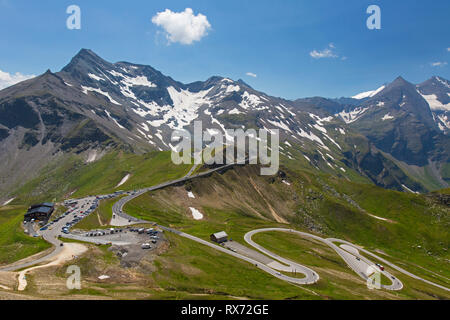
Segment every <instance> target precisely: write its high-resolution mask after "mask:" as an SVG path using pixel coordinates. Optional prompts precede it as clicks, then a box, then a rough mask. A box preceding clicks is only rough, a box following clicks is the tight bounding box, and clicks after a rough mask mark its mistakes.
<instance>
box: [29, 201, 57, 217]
mask: <svg viewBox="0 0 450 320" xmlns="http://www.w3.org/2000/svg"><path fill="white" fill-rule="evenodd" d="M53 211H55V204H53V203H50V202H44V203H41V204H35V205H32V206H31V207H29V208H28V211H27V213H26V214H25V217H24V221H31V220H32V219H34V220H39V221H47V220H48V219H49V218H50V217H51V215H52V213H53Z"/></svg>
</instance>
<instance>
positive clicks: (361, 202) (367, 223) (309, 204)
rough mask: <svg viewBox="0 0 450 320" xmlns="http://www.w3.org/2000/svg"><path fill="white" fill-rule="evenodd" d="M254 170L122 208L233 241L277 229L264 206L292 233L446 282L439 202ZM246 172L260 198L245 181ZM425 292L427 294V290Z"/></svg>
mask: <svg viewBox="0 0 450 320" xmlns="http://www.w3.org/2000/svg"><path fill="white" fill-rule="evenodd" d="M256 170H257V168H252V167H245V168H243V167H240V168H236V169H234V170H229V171H227V172H226V173H225V174H222V175H221V174H214V175H213V176H212V177H210V178H204V179H199V180H195V181H192V182H191V183H189V184H187V185H186V186H183V187H172V188H168V189H165V190H160V191H157V192H153V193H150V194H145V195H143V196H141V197H139V198H137V199H135V200H134V201H132V202H130V203H128V204H127V206H126V207H125V210H126V211H127V212H128V213H131V214H133V215H136V216H138V217H141V218H144V219H148V220H151V221H156V222H158V223H161V224H163V225H170V226H173V227H176V228H178V229H180V230H183V231H186V232H188V233H191V234H194V235H197V236H199V237H201V238H203V239H208V237H209V235H210V234H211V233H213V232H217V231H220V230H225V231H227V233H229V234H230V236H231V237H232V238H233V239H234V240H235V241H238V242H241V243H243V242H244V241H243V235H244V234H245V233H246V232H248V231H250V230H253V229H256V228H260V227H267V226H283V224H279V223H276V222H275V221H274V218H273V217H272V214H271V211H270V210H269V206H268V204H270V206H271V207H272V208H273V210H275V211H276V212H277V214H278V215H280V216H282V217H284V218H285V219H286V220H287V221H289V222H290V225H291V226H294V227H296V228H297V229H299V230H304V231H309V232H312V233H317V234H319V235H321V236H325V237H337V238H341V239H345V240H348V241H351V242H353V243H356V244H359V245H363V246H365V247H366V248H367V249H369V250H372V251H374V252H375V251H376V252H380V251H382V252H384V253H385V254H386V255H389V256H388V257H387V259H388V260H390V261H391V262H394V263H397V264H399V265H401V266H402V267H404V268H406V269H407V270H409V271H411V272H414V273H416V274H418V275H420V276H422V277H424V278H426V279H429V280H431V281H434V282H437V283H440V284H443V285H446V286H450V283H448V281H446V280H445V278H447V279H448V278H449V277H450V268H449V267H448V262H446V261H448V259H449V257H450V256H449V254H448V251H447V248H448V245H449V236H448V235H449V233H448V230H449V228H448V227H449V220H450V215H449V209H448V208H447V207H445V206H443V205H441V204H439V203H436V202H434V201H432V200H430V199H428V198H427V197H424V196H421V195H415V194H407V193H401V192H396V191H388V190H385V189H382V188H378V187H375V186H373V185H368V184H359V183H352V182H349V181H346V180H343V179H339V178H336V177H332V176H326V175H316V176H315V175H313V174H311V172H305V171H302V170H296V171H294V170H288V169H286V168H282V170H284V171H285V173H286V177H284V178H283V179H286V180H287V181H289V183H290V184H291V185H290V186H288V185H286V184H284V183H283V182H282V181H281V180H282V178H280V177H276V178H273V177H259V176H257V174H255V173H256V172H257V171H256ZM249 177H252V179H253V180H254V183H255V185H257V188H258V189H259V191H260V192H261V194H263V196H262V197H261V196H260V195H259V193H258V192H257V191H256V190H255V188H254V187H253V186H252V185H251V184H250V183H249ZM187 190H192V192H193V193H194V195H195V196H196V199H190V198H188V197H187ZM189 207H195V208H196V209H198V210H200V211H201V212H202V213H203V214H204V215H205V218H204V220H201V221H195V220H193V218H192V217H191V214H190V210H189ZM377 217H378V218H377ZM380 218H383V219H389V221H384V220H380ZM422 267H423V268H425V269H423V268H422ZM430 271H431V272H430ZM433 272H435V273H438V274H441V275H442V276H443V277H439V276H436V275H435V274H433ZM401 279H402V277H401ZM402 280H403V279H402ZM415 285H417V283H416V284H415ZM427 290H431V291H432V292H434V291H433V290H434V288H433V287H428V289H427Z"/></svg>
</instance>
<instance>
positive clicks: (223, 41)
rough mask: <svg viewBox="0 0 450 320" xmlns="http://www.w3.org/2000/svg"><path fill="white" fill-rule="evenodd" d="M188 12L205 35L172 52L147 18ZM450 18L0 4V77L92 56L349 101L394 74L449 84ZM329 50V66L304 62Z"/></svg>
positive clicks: (321, 0)
mask: <svg viewBox="0 0 450 320" xmlns="http://www.w3.org/2000/svg"><path fill="white" fill-rule="evenodd" d="M72 4H76V5H78V6H79V7H80V8H81V14H82V16H81V23H82V28H81V30H68V29H67V27H66V19H67V17H68V16H69V15H68V14H66V8H67V7H68V6H69V5H72ZM371 4H376V5H378V6H379V7H380V8H381V24H382V29H381V30H369V29H368V28H367V27H366V20H367V18H368V17H369V14H367V13H366V9H367V7H368V6H369V5H371ZM186 8H192V9H193V13H194V15H197V14H199V13H201V14H203V15H204V16H205V17H206V19H207V21H208V22H209V24H210V26H211V28H210V29H208V32H207V35H203V37H200V38H201V39H200V40H198V41H194V42H192V44H183V43H180V42H172V43H169V40H168V39H167V38H166V33H165V30H164V28H163V25H159V26H158V25H156V24H155V23H152V17H154V16H155V15H156V14H157V13H158V12H163V11H164V10H165V9H170V10H171V11H173V12H182V11H184V10H185V9H186ZM449 13H450V1H448V0H433V1H423V0H416V1H413V0H396V1H388V0H386V1H379V0H378V1H377V0H371V1H366V0H315V1H309V0H308V1H306V0H283V1H275V0H270V1H269V0H259V1H255V0H238V1H235V0H227V1H212V0H196V1H181V0H178V1H170V0H164V1H157V0H152V1H148V0H142V1H141V0H130V1H104V0H96V1H84V0H71V1H65V0H53V1H50V0H40V1H29V0H0V26H1V28H0V39H1V43H2V44H1V46H2V47H1V49H2V50H0V70H1V72H3V76H4V75H5V74H4V73H5V72H6V73H9V74H11V75H12V74H16V72H20V73H21V74H25V75H29V74H35V75H37V74H41V73H43V72H45V71H46V70H47V69H48V68H50V69H51V70H52V71H54V72H55V71H59V70H60V69H61V68H62V67H64V66H65V65H66V64H67V63H68V62H69V61H70V59H71V57H72V56H74V55H75V54H76V53H77V52H78V51H79V50H80V49H81V48H89V49H92V50H93V51H94V52H96V53H97V54H99V55H100V56H101V57H103V58H104V59H106V60H108V61H111V62H116V61H129V62H134V63H141V64H148V65H151V66H153V67H154V68H156V69H158V70H160V71H161V72H163V73H164V74H166V75H169V76H171V77H173V78H174V79H176V80H179V81H182V82H186V83H187V82H192V81H196V80H205V79H207V78H209V77H210V76H212V75H220V76H226V77H230V78H232V79H235V80H237V79H240V78H241V79H243V80H244V81H246V82H247V83H249V84H250V85H252V86H253V87H254V88H255V89H257V90H261V91H264V92H266V93H268V94H271V95H274V96H280V97H284V98H289V99H295V98H300V97H307V96H318V95H320V96H326V97H340V96H352V95H354V94H356V93H359V92H361V91H367V90H371V89H376V88H377V87H378V86H380V85H382V84H383V83H385V82H389V81H392V80H393V79H394V78H396V77H397V76H398V75H402V76H403V77H404V78H406V79H407V80H409V81H411V82H414V83H418V82H422V81H424V80H426V79H428V78H430V77H431V76H432V75H440V76H442V77H444V78H446V79H449V78H450V71H449V66H448V64H447V63H448V62H450V49H449V48H450V19H449V18H448V14H449ZM326 49H328V50H329V51H328V52H329V53H330V54H329V55H331V57H328V58H320V59H317V58H313V57H312V56H311V52H313V51H314V50H316V52H318V53H320V52H322V53H323V52H325V51H324V50H326ZM433 63H434V64H440V66H432V64H433ZM247 73H253V74H255V75H256V77H252V76H249V75H247ZM1 75H2V74H1V73H0V76H1Z"/></svg>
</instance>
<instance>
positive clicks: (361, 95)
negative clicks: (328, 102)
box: [352, 86, 386, 100]
mask: <svg viewBox="0 0 450 320" xmlns="http://www.w3.org/2000/svg"><path fill="white" fill-rule="evenodd" d="M384 88H386V86H381V87H380V88H378V89H377V90H372V91H366V92H362V93H359V94H357V95H356V96H353V97H352V98H353V99H357V100H362V99H365V98H372V97H374V96H376V95H377V94H378V93H379V92H381V91H383V90H384Z"/></svg>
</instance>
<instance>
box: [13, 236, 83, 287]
mask: <svg viewBox="0 0 450 320" xmlns="http://www.w3.org/2000/svg"><path fill="white" fill-rule="evenodd" d="M86 251H87V247H86V246H84V245H82V244H79V243H65V244H64V249H63V250H62V251H61V252H60V253H59V254H58V255H56V256H55V257H53V259H52V261H51V262H49V263H47V264H44V265H42V266H36V267H31V268H28V269H25V270H22V271H21V272H20V273H19V278H18V280H19V286H18V288H17V290H18V291H24V290H25V289H26V287H27V284H28V283H27V280H26V274H27V273H28V272H30V271H33V270H36V269H42V268H48V267H53V266H59V265H62V264H64V263H65V262H67V261H70V260H72V259H73V258H74V256H78V255H81V254H83V253H84V252H86Z"/></svg>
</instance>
